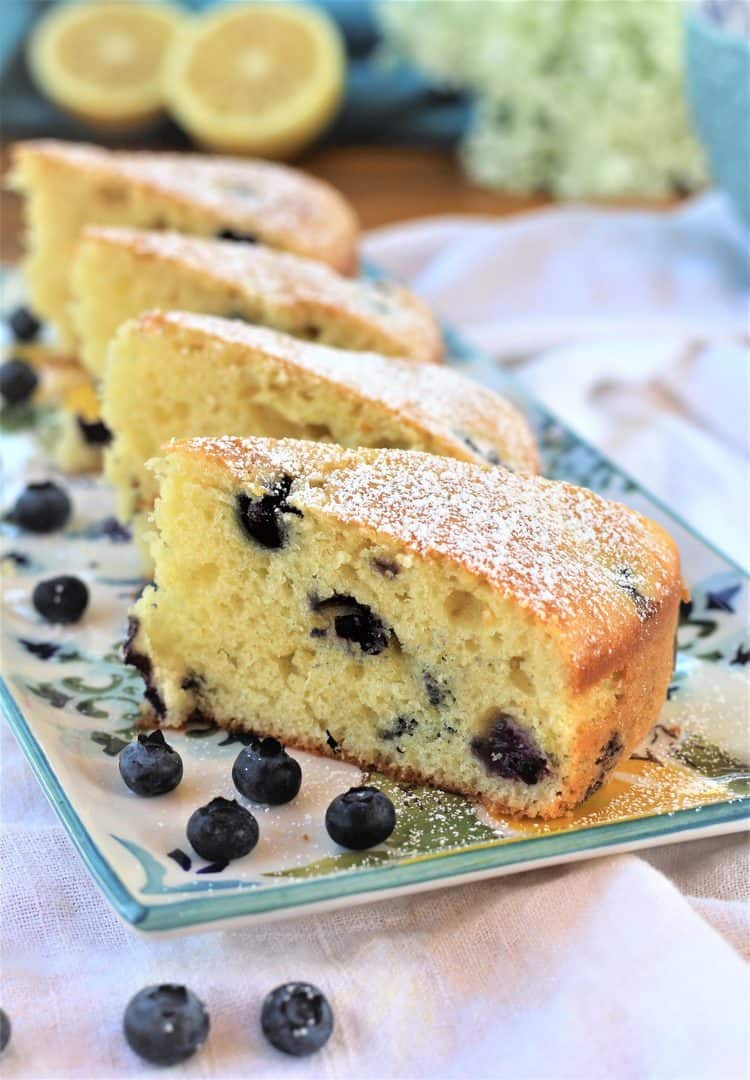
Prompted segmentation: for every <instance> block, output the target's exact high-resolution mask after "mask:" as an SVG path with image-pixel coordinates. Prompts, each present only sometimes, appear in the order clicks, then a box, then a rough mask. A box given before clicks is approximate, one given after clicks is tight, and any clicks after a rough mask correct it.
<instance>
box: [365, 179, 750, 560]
mask: <svg viewBox="0 0 750 1080" xmlns="http://www.w3.org/2000/svg"><path fill="white" fill-rule="evenodd" d="M365 254H366V256H367V257H368V258H369V259H371V260H372V261H373V262H377V263H379V264H380V265H381V266H383V267H385V268H386V269H387V270H389V271H391V273H393V274H395V275H396V276H400V277H402V278H404V279H405V280H408V281H409V282H410V283H411V284H412V286H413V287H414V288H415V289H416V291H417V292H418V293H420V294H421V295H422V296H423V297H424V298H425V299H426V300H427V301H428V302H429V303H430V304H432V306H433V307H434V309H435V310H436V311H437V312H439V314H440V315H441V317H442V318H443V319H444V320H445V321H446V322H450V323H453V324H454V325H456V326H459V327H461V329H462V330H463V331H464V333H465V335H466V337H467V338H469V339H470V340H471V341H473V342H474V343H475V344H477V345H479V346H480V347H482V348H483V349H485V350H486V351H487V352H489V353H490V354H492V355H494V356H496V357H497V358H498V359H499V360H501V361H503V362H504V363H506V364H508V365H510V366H513V367H515V368H518V371H519V376H520V378H521V379H522V380H523V381H524V382H525V383H526V384H527V386H528V387H529V389H530V390H531V391H532V392H533V393H534V394H535V395H536V397H537V398H539V399H540V400H541V401H542V402H543V403H544V404H545V405H546V406H547V407H548V408H549V409H550V410H552V411H553V412H555V413H557V414H558V415H559V416H561V417H562V418H563V419H565V420H567V421H568V422H569V423H570V425H571V426H572V427H573V428H574V429H575V430H577V431H578V432H579V434H581V435H583V436H584V437H585V438H586V439H588V440H589V441H590V442H592V443H594V444H595V445H596V446H599V447H600V448H601V449H603V450H605V451H606V452H607V454H608V455H609V456H610V457H612V458H614V460H616V461H617V462H618V464H620V465H621V466H622V467H623V468H625V470H626V471H628V472H630V473H631V475H633V476H634V477H635V479H636V480H638V481H640V482H641V483H642V484H644V486H645V487H647V488H648V489H649V490H651V491H653V492H654V494H656V495H658V496H660V497H661V498H662V499H663V500H664V501H665V502H666V503H667V504H668V505H669V506H673V507H675V508H676V509H678V511H679V512H680V513H681V515H682V516H683V517H684V518H685V519H686V520H687V521H688V522H689V523H690V524H692V525H693V526H694V527H695V528H697V529H698V531H699V532H701V533H702V534H703V535H705V536H706V537H707V538H708V539H709V540H711V541H712V542H713V543H714V544H715V545H716V546H717V547H718V548H719V549H720V550H722V551H724V552H725V553H726V554H727V555H730V556H731V557H732V558H733V559H734V560H735V561H736V562H739V563H741V564H743V565H745V566H747V565H748V564H750V521H749V519H748V500H747V499H746V498H744V497H743V495H744V493H745V492H746V490H747V487H748V482H749V480H750V473H749V472H748V401H749V400H750V234H748V233H747V232H745V231H743V229H742V227H741V226H740V225H739V224H738V223H737V222H736V221H735V219H734V218H733V217H732V213H731V210H730V208H729V206H728V205H727V204H726V202H725V200H724V198H723V197H722V196H721V195H716V194H711V195H708V196H704V197H702V198H699V199H696V200H693V201H692V202H690V203H688V204H687V205H686V206H685V207H684V208H681V209H679V210H676V211H674V212H672V213H654V212H645V211H632V210H631V211H627V210H625V211H612V210H593V209H591V208H583V207H578V208H572V209H551V210H545V211H541V212H536V213H533V214H524V215H520V216H519V217H516V218H513V219H511V220H510V221H508V220H500V221H494V220H492V219H478V218H465V217H464V218H437V219H426V220H424V221H415V222H411V223H410V224H407V225H397V226H393V227H391V228H387V229H380V230H378V231H377V232H374V233H371V234H370V235H369V237H368V238H367V240H366V243H365Z"/></svg>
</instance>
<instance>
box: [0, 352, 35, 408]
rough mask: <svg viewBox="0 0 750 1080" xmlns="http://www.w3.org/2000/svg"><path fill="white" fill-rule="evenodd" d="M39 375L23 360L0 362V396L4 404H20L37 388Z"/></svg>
mask: <svg viewBox="0 0 750 1080" xmlns="http://www.w3.org/2000/svg"><path fill="white" fill-rule="evenodd" d="M38 383H39V376H38V375H37V373H36V372H35V371H34V369H33V367H32V366H31V364H27V363H26V361H25V360H6V361H5V363H4V364H0V397H2V399H3V401H4V402H5V404H6V405H22V404H23V402H24V401H28V400H29V398H30V397H31V395H32V394H33V393H34V391H35V390H36V388H37V384H38Z"/></svg>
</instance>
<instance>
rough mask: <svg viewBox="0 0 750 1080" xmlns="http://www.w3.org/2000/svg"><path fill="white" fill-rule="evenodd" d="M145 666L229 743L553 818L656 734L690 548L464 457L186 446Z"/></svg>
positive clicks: (159, 508) (587, 498) (167, 462)
mask: <svg viewBox="0 0 750 1080" xmlns="http://www.w3.org/2000/svg"><path fill="white" fill-rule="evenodd" d="M154 468H155V469H156V471H157V472H158V474H159V476H160V479H161V487H160V498H159V500H158V501H157V503H156V508H155V514H154V517H155V532H154V533H153V535H152V537H151V546H152V555H153V559H154V563H155V585H156V588H148V589H146V590H145V592H144V593H143V595H142V596H141V598H140V599H139V600H138V602H137V603H136V604H135V606H134V608H133V609H132V617H133V621H132V628H131V635H130V638H129V645H128V649H127V657H126V658H127V660H128V661H129V662H130V663H132V664H135V665H136V666H137V667H138V669H139V670H140V671H141V672H142V673H145V674H146V678H147V682H148V689H147V693H148V700H149V702H150V703H151V704H152V705H153V707H154V710H155V713H156V718H157V719H158V721H159V722H160V723H161V724H164V725H177V726H179V725H181V724H184V723H185V722H186V721H187V720H188V719H189V717H190V716H191V715H193V714H194V713H195V710H198V711H199V712H200V714H201V715H202V716H204V717H211V718H212V719H214V720H215V721H216V722H217V724H219V725H220V726H222V727H226V728H232V729H240V730H245V731H251V732H253V733H255V734H256V735H257V736H258V737H262V736H272V737H274V738H277V739H279V740H280V741H281V742H282V743H284V744H285V745H290V746H294V747H298V748H301V749H309V750H313V751H316V752H318V753H321V754H331V753H333V751H332V749H331V745H332V742H331V739H332V740H334V742H333V745H335V747H336V750H335V752H336V754H337V756H340V757H341V758H342V759H344V760H346V761H350V762H354V763H356V764H358V765H360V766H361V767H363V768H365V769H367V768H371V767H376V768H379V769H381V770H383V771H385V772H387V773H388V774H390V775H392V776H394V777H396V778H401V779H404V780H408V781H419V782H428V783H433V784H437V785H438V786H442V787H444V788H446V789H449V790H453V791H458V792H463V793H465V794H467V795H470V796H472V797H476V798H479V799H482V800H483V801H484V802H485V803H486V804H487V805H488V806H489V807H490V808H491V809H492V810H493V811H495V812H512V813H523V814H528V815H532V816H538V817H543V818H550V817H555V816H557V815H559V814H562V813H565V812H567V811H570V810H571V809H573V808H574V807H575V806H576V805H578V804H579V803H580V802H582V801H583V800H584V799H586V798H587V797H588V796H589V795H590V794H591V793H592V792H593V791H595V790H597V788H598V787H600V786H601V784H602V783H604V781H605V780H606V778H607V776H608V775H609V773H610V772H611V771H612V770H613V769H614V768H615V766H616V764H617V762H618V760H619V759H620V757H622V756H623V755H627V754H629V753H630V752H631V750H632V749H633V748H634V746H635V745H636V744H637V743H638V742H639V741H640V740H641V739H642V738H643V737H644V736H645V734H646V733H647V731H648V730H649V728H650V727H651V725H652V724H653V723H654V722H655V721H656V719H657V717H658V715H659V711H660V709H661V706H662V703H663V701H664V699H665V695H666V690H667V686H668V683H669V679H670V676H671V671H672V661H673V657H672V648H673V641H674V634H675V628H676V625H677V615H678V607H679V602H680V597H681V594H682V583H681V577H680V563H679V555H678V552H677V550H676V548H675V545H674V543H673V541H672V540H671V539H670V537H669V536H668V535H667V534H666V533H665V532H664V531H663V530H662V529H661V528H660V527H659V526H658V525H657V524H655V523H654V522H652V521H649V520H648V519H646V518H644V517H642V516H641V515H640V514H638V513H636V512H635V511H632V510H629V509H627V508H625V507H624V506H621V505H619V504H617V503H612V502H608V501H606V500H604V499H602V498H601V497H599V496H597V495H595V494H593V493H592V492H590V491H587V490H584V489H580V488H575V487H572V486H570V485H568V484H563V483H557V482H554V481H548V480H543V479H540V478H538V477H526V476H517V475H515V474H513V473H511V472H509V471H507V470H504V469H490V468H487V467H486V466H485V467H482V466H477V465H472V464H469V463H467V462H462V461H456V460H452V459H450V458H440V457H436V456H434V455H430V454H423V453H419V452H413V451H412V452H404V451H401V450H366V449H360V450H350V449H342V448H340V447H336V446H332V445H323V444H315V443H309V442H299V441H295V440H280V441H277V440H272V439H237V438H230V437H224V438H218V439H210V438H203V439H191V440H186V441H176V442H173V443H171V444H170V445H169V446H168V447H167V448H166V450H165V452H164V455H163V457H162V458H161V459H160V460H159V461H158V462H156V463H155V464H154Z"/></svg>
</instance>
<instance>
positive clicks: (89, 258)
mask: <svg viewBox="0 0 750 1080" xmlns="http://www.w3.org/2000/svg"><path fill="white" fill-rule="evenodd" d="M71 288H72V293H73V320H74V323H75V325H76V331H77V336H78V339H79V341H80V345H81V361H82V363H83V364H84V365H85V366H86V367H87V368H88V369H89V370H90V371H91V373H92V374H93V375H94V376H96V377H97V378H99V377H101V375H102V373H103V371H104V366H105V361H106V352H107V345H108V344H109V341H110V339H111V338H112V336H113V335H114V332H115V330H116V329H117V327H118V326H120V325H121V323H124V322H125V321H126V320H127V319H131V318H133V317H135V316H136V315H140V314H141V313H142V312H144V311H149V310H151V309H152V308H159V307H161V308H171V309H175V310H179V311H195V312H203V313H205V314H209V315H223V316H225V317H226V318H236V319H244V320H245V321H246V322H250V323H260V324H262V325H265V326H270V327H272V328H274V329H276V330H282V331H284V332H285V333H289V334H293V335H295V336H296V337H301V338H306V339H307V340H309V341H318V342H320V343H322V344H325V345H335V346H338V347H340V348H343V349H354V350H364V349H366V350H371V351H373V352H379V353H383V354H385V355H388V356H405V357H410V358H411V359H414V360H424V361H439V360H440V358H441V352H442V339H441V334H440V329H439V327H438V325H437V323H436V322H435V319H434V318H433V316H432V315H431V313H430V311H429V310H428V308H427V307H426V306H425V305H424V304H423V303H422V302H421V301H420V300H418V299H417V298H416V297H415V296H414V295H413V294H412V293H410V292H409V291H408V289H405V288H403V287H401V286H399V285H395V284H392V283H390V282H373V281H361V280H354V279H351V278H345V277H343V276H342V275H341V274H338V273H336V271H335V270H331V269H330V267H328V266H325V265H324V264H323V263H320V262H315V261H314V260H313V259H306V258H302V257H301V256H298V255H290V254H287V253H282V252H279V251H274V250H272V249H271V248H268V247H265V246H264V245H262V244H254V245H249V244H235V243H231V242H229V241H226V240H206V239H203V238H200V237H195V236H184V235H181V234H179V233H169V232H145V231H141V230H137V229H106V228H97V227H91V228H87V229H86V230H85V231H84V234H83V240H82V242H81V244H80V247H79V249H78V254H77V256H76V260H75V263H74V266H73V272H72V277H71Z"/></svg>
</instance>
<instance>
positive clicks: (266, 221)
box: [16, 139, 358, 269]
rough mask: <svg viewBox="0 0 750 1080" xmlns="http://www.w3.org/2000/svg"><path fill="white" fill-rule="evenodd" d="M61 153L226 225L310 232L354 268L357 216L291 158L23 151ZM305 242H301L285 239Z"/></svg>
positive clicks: (315, 243)
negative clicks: (278, 161) (288, 162)
mask: <svg viewBox="0 0 750 1080" xmlns="http://www.w3.org/2000/svg"><path fill="white" fill-rule="evenodd" d="M26 153H30V154H39V155H42V156H46V157H47V158H48V159H52V160H54V159H57V160H58V161H63V162H65V163H67V164H69V165H72V166H76V167H78V168H81V169H85V170H86V171H87V172H90V173H94V174H97V173H98V174H99V175H101V176H103V177H108V178H111V179H112V180H113V181H117V180H126V181H128V182H130V183H132V184H134V185H137V186H138V187H141V188H148V189H151V190H152V191H157V192H161V193H162V194H165V195H169V196H171V197H172V198H174V199H176V200H178V201H180V202H182V203H184V204H186V205H189V206H193V207H200V208H201V209H202V210H203V211H204V212H207V213H209V214H210V215H211V216H212V217H214V218H215V220H216V222H217V223H220V224H222V225H225V226H229V225H234V226H236V227H237V228H238V229H243V230H245V231H249V232H250V231H254V232H256V233H257V234H258V235H260V236H262V237H265V238H271V239H273V238H274V237H276V238H278V239H279V241H281V240H282V239H285V240H287V241H293V240H294V239H295V237H297V238H299V239H300V241H301V240H302V238H304V246H305V249H306V250H309V251H310V253H311V254H312V253H314V252H318V253H319V255H318V256H317V257H320V258H321V259H322V260H324V261H328V262H331V263H332V264H333V263H336V264H339V265H341V266H342V268H344V269H349V268H351V265H352V263H353V261H354V245H355V242H356V236H357V231H358V230H357V221H356V218H355V216H354V212H353V210H352V209H351V207H350V206H349V205H348V203H347V202H346V201H345V200H344V198H343V197H342V196H341V195H340V194H339V193H338V192H337V191H336V190H335V189H334V188H333V187H331V186H330V185H329V184H326V183H325V182H324V181H322V180H318V179H316V178H314V177H311V176H308V175H306V174H303V173H301V172H299V171H297V170H296V169H292V168H289V167H288V166H285V165H280V164H276V163H272V162H269V161H260V160H257V159H252V158H242V159H240V158H227V157H214V156H211V157H209V156H202V155H198V154H162V153H152V152H148V151H137V152H130V151H112V150H105V149H104V148H103V147H98V146H92V145H89V144H86V143H66V142H58V141H56V140H52V139H50V140H44V139H42V140H38V141H32V142H26V143H20V144H18V145H17V147H16V154H17V155H18V157H19V159H22V157H23V155H24V154H26ZM280 246H282V247H283V246H288V247H290V248H292V249H294V250H300V249H301V248H298V247H297V246H296V245H295V244H294V243H292V242H288V243H281V242H280Z"/></svg>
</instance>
